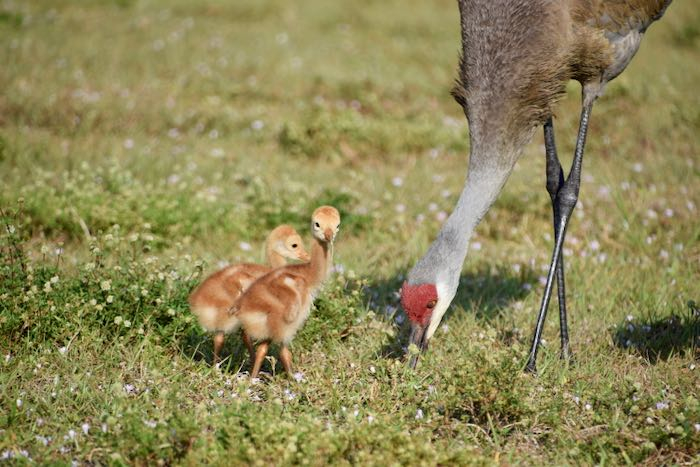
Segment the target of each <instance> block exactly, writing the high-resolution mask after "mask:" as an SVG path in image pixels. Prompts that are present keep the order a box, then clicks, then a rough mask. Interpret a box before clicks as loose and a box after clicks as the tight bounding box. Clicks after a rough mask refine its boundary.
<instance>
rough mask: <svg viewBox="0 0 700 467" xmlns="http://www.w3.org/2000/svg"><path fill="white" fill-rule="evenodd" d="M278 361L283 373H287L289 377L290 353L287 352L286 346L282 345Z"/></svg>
mask: <svg viewBox="0 0 700 467" xmlns="http://www.w3.org/2000/svg"><path fill="white" fill-rule="evenodd" d="M280 360H281V361H282V366H283V367H284V371H286V372H287V374H288V375H289V376H291V375H292V352H290V351H289V349H288V348H287V346H286V345H284V344H283V345H282V348H281V349H280Z"/></svg>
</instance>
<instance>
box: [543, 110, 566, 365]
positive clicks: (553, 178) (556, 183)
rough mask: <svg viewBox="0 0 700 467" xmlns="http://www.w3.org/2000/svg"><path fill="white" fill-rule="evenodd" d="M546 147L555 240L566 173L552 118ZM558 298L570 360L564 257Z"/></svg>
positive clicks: (563, 345)
mask: <svg viewBox="0 0 700 467" xmlns="http://www.w3.org/2000/svg"><path fill="white" fill-rule="evenodd" d="M544 147H545V156H546V160H547V169H546V171H547V192H548V193H549V197H550V198H551V200H552V213H553V220H554V238H555V239H556V236H557V225H559V206H558V204H557V194H558V193H559V190H560V189H561V187H562V186H563V185H564V171H563V170H562V169H561V164H560V163H559V156H557V146H556V144H555V142H554V125H553V123H552V117H549V119H547V121H546V122H545V124H544ZM556 274H557V296H558V299H559V326H560V337H561V358H562V359H565V360H568V359H569V358H570V357H571V349H570V348H569V326H568V324H567V320H566V288H565V286H564V256H561V257H560V258H559V262H557V272H556Z"/></svg>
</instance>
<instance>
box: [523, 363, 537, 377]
mask: <svg viewBox="0 0 700 467" xmlns="http://www.w3.org/2000/svg"><path fill="white" fill-rule="evenodd" d="M525 373H530V374H531V375H536V374H537V364H536V363H535V361H534V360H530V361H528V362H527V365H526V366H525Z"/></svg>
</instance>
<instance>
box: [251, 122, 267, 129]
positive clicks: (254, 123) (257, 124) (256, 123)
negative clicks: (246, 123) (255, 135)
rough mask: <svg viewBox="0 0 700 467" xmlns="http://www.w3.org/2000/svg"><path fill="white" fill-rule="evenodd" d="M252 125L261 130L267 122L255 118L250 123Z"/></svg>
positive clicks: (253, 127)
mask: <svg viewBox="0 0 700 467" xmlns="http://www.w3.org/2000/svg"><path fill="white" fill-rule="evenodd" d="M250 127H251V128H252V129H253V130H255V131H260V130H262V129H263V128H264V127H265V122H263V121H262V120H253V122H252V123H251V124H250Z"/></svg>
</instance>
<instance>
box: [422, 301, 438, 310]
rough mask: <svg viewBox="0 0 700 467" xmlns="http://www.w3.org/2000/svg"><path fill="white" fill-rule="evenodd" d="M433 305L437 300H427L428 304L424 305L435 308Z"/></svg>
mask: <svg viewBox="0 0 700 467" xmlns="http://www.w3.org/2000/svg"><path fill="white" fill-rule="evenodd" d="M435 305H437V300H430V301H429V302H428V304H427V305H425V306H427V307H428V308H430V309H431V310H432V309H433V308H435Z"/></svg>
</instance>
